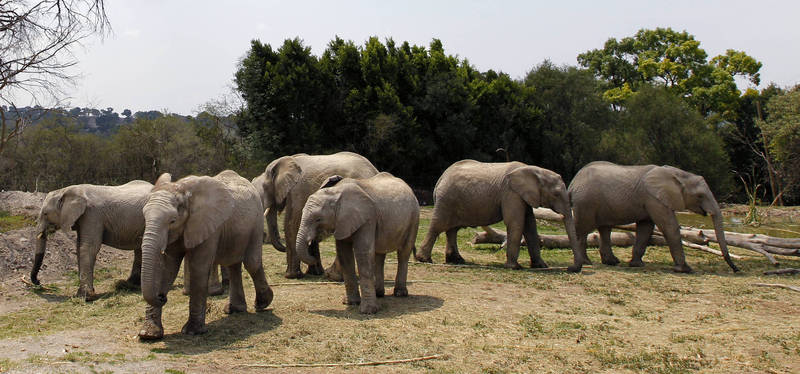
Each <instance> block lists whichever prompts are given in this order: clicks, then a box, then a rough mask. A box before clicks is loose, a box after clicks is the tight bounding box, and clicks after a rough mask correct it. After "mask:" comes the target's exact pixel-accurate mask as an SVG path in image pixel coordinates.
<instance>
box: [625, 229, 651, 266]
mask: <svg viewBox="0 0 800 374" xmlns="http://www.w3.org/2000/svg"><path fill="white" fill-rule="evenodd" d="M653 227H654V225H653V221H639V222H636V240H635V241H634V243H633V249H632V250H631V262H630V263H629V264H628V265H629V266H631V267H642V266H644V261H642V257H644V252H645V250H646V249H647V242H649V241H650V236H652V235H653Z"/></svg>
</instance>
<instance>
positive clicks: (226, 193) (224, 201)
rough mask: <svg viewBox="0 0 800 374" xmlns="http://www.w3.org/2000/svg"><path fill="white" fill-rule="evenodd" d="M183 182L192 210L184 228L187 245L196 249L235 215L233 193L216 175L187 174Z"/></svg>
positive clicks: (184, 240) (185, 243)
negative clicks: (213, 176) (191, 175)
mask: <svg viewBox="0 0 800 374" xmlns="http://www.w3.org/2000/svg"><path fill="white" fill-rule="evenodd" d="M181 185H182V186H181V190H182V192H183V193H185V195H186V197H187V203H186V204H187V209H188V211H189V216H188V218H187V219H186V226H185V227H184V230H183V245H184V246H185V247H186V248H194V247H196V246H198V245H200V243H202V242H204V241H205V240H206V239H208V238H209V237H210V236H211V234H213V233H214V232H216V231H217V230H218V229H219V227H220V226H221V225H222V224H223V223H224V222H225V221H227V220H228V218H230V216H231V214H233V195H232V194H231V192H230V190H228V188H227V187H226V186H225V184H224V183H222V182H220V181H219V180H217V179H214V178H212V177H205V176H204V177H194V176H193V177H187V178H186V179H185V180H184V181H183V182H182V183H181Z"/></svg>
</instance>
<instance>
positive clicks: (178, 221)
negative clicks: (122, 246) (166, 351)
mask: <svg viewBox="0 0 800 374" xmlns="http://www.w3.org/2000/svg"><path fill="white" fill-rule="evenodd" d="M142 212H143V213H144V219H145V230H144V237H143V239H142V296H144V299H145V301H147V303H148V304H149V305H148V307H147V312H146V315H145V322H144V326H143V328H142V330H141V331H140V332H139V337H140V338H141V339H145V340H146V339H159V338H161V337H163V335H164V329H163V327H162V325H161V310H162V307H163V306H164V304H165V303H166V302H167V292H168V291H169V289H170V287H171V285H172V282H173V281H174V280H175V276H176V275H177V273H178V269H179V267H180V264H181V261H184V272H189V283H190V287H189V320H188V321H187V322H186V324H185V325H184V326H183V329H182V330H181V331H182V332H183V333H184V334H189V335H196V334H202V333H204V332H206V331H207V328H206V325H205V313H206V299H207V297H208V278H209V274H210V272H211V270H212V266H213V265H214V264H219V265H222V266H226V267H227V269H228V273H229V276H230V298H229V302H228V305H226V306H225V309H224V310H225V312H226V313H234V312H244V311H246V310H247V303H246V301H245V297H244V288H243V286H242V267H241V266H242V263H244V266H245V269H247V272H248V273H249V274H250V277H251V278H252V279H253V284H254V285H255V288H256V302H255V304H256V305H255V309H256V311H260V310H263V309H264V308H266V307H267V306H268V305H269V304H270V303H271V302H272V290H271V289H270V287H269V284H268V283H267V279H266V276H265V274H264V268H263V265H262V262H261V240H262V235H263V232H264V220H263V216H262V212H263V209H262V206H261V200H260V199H259V197H258V193H257V192H256V189H255V188H254V187H253V185H252V184H250V182H249V181H248V180H247V179H244V178H242V177H240V176H239V175H238V174H236V173H235V172H233V171H231V170H226V171H223V172H221V173H219V174H217V175H216V176H214V177H207V176H203V177H197V176H188V177H185V178H182V179H180V180H178V181H176V182H171V176H170V175H169V174H164V175H162V176H161V177H159V179H158V181H157V182H156V185H155V187H154V188H153V190H152V192H150V194H149V195H148V197H147V202H146V203H145V205H144V208H142Z"/></svg>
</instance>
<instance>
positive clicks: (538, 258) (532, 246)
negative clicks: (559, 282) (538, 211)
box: [523, 209, 547, 268]
mask: <svg viewBox="0 0 800 374" xmlns="http://www.w3.org/2000/svg"><path fill="white" fill-rule="evenodd" d="M524 230H525V231H523V235H524V236H525V243H526V244H527V245H528V255H529V256H530V258H531V268H546V267H547V263H545V262H544V260H543V259H542V248H541V246H540V245H539V231H538V230H537V229H536V217H534V215H533V210H531V209H526V210H525V229H524Z"/></svg>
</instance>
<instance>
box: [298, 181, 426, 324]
mask: <svg viewBox="0 0 800 374" xmlns="http://www.w3.org/2000/svg"><path fill="white" fill-rule="evenodd" d="M418 228H419V203H418V202H417V198H416V197H414V192H413V191H411V187H409V186H408V185H407V184H406V183H405V182H403V180H402V179H400V178H396V177H394V176H392V175H391V174H389V173H380V174H378V175H376V176H374V177H370V178H365V179H351V178H344V179H343V178H342V177H340V176H338V175H337V176H333V177H330V178H328V181H327V182H326V183H325V184H324V185H323V186H322V187H321V189H320V190H319V191H317V192H315V193H314V194H313V195H311V197H309V198H308V201H307V202H306V204H305V207H304V208H303V215H302V219H301V223H300V229H299V231H298V233H297V254H298V256H300V259H302V260H303V262H305V263H307V264H309V265H313V264H314V263H315V261H317V259H316V258H315V257H313V256H312V255H311V254H310V253H309V251H308V248H309V246H310V245H311V244H312V243H316V242H319V241H320V240H322V239H324V238H325V236H326V235H329V234H330V233H333V236H334V237H335V238H336V258H337V259H338V260H339V262H340V263H341V264H342V273H343V275H344V285H345V289H346V291H347V293H346V295H347V296H346V298H345V300H344V303H345V304H349V305H354V304H361V306H360V312H361V313H366V314H371V313H375V312H377V311H378V303H377V300H376V299H375V298H376V297H383V295H384V293H385V289H384V282H383V265H384V262H385V260H386V254H387V253H390V252H394V251H397V277H396V279H395V284H394V291H393V294H394V296H400V297H402V296H408V289H407V288H406V277H407V275H408V258H409V257H411V251H412V250H413V248H414V242H415V241H416V240H417V229H418ZM354 258H355V264H357V265H358V275H359V276H358V278H356V271H355V265H354V263H353V259H354ZM359 285H360V287H361V293H360V294H359V291H358V289H359Z"/></svg>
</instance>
